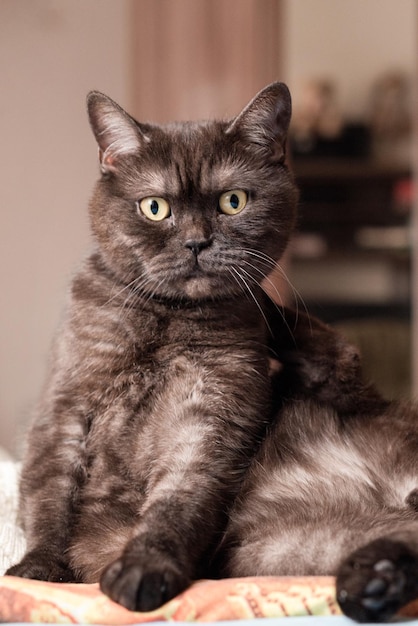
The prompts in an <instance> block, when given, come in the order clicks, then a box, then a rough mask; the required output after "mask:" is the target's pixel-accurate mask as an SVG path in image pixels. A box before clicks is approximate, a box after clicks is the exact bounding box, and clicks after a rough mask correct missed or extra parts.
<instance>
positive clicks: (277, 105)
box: [226, 83, 292, 162]
mask: <svg viewBox="0 0 418 626" xmlns="http://www.w3.org/2000/svg"><path fill="white" fill-rule="evenodd" d="M291 114H292V101H291V97H290V92H289V89H288V88H287V86H286V85H285V84H284V83H272V84H271V85H268V86H267V87H265V88H264V89H262V90H261V91H260V92H259V93H258V94H257V95H256V96H255V98H253V100H251V102H250V103H249V104H248V105H247V106H246V107H245V109H244V110H243V111H242V112H241V113H240V114H239V115H238V116H237V117H236V118H235V119H234V120H233V121H232V122H231V124H230V126H229V128H228V129H227V131H226V132H228V133H231V132H235V131H238V132H240V133H241V134H242V135H243V136H244V137H245V139H247V140H248V141H249V142H250V143H252V144H255V145H256V146H258V147H259V148H260V149H262V150H267V151H268V152H270V153H271V155H272V157H273V158H274V160H276V161H279V162H283V161H284V159H285V153H286V137H287V131H288V129H289V124H290V117H291Z"/></svg>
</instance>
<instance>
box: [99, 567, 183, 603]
mask: <svg viewBox="0 0 418 626" xmlns="http://www.w3.org/2000/svg"><path fill="white" fill-rule="evenodd" d="M189 584H190V581H189V580H188V579H187V578H186V577H185V576H183V575H182V574H181V572H179V571H178V570H176V569H175V568H174V567H173V566H172V565H171V566H170V565H163V564H155V565H153V566H152V565H149V564H147V565H146V566H144V565H143V564H142V563H140V562H138V560H137V559H135V558H133V557H131V558H129V557H122V558H120V559H118V560H117V561H114V562H113V563H111V564H110V565H109V566H108V567H107V568H106V569H105V570H104V572H103V574H102V576H101V579H100V588H101V590H102V591H103V593H105V594H106V595H107V596H109V598H111V599H112V600H114V601H115V602H118V603H119V604H121V605H122V606H124V607H125V608H127V609H129V610H131V611H152V610H154V609H157V608H158V607H160V606H161V605H162V604H165V602H168V601H169V600H171V598H174V596H176V595H177V594H179V593H180V592H181V591H183V590H184V589H185V588H186V587H187V586H188V585H189Z"/></svg>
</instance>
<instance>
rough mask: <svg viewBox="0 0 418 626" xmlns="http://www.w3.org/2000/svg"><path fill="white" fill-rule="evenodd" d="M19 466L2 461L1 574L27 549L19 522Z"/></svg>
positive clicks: (0, 489)
mask: <svg viewBox="0 0 418 626" xmlns="http://www.w3.org/2000/svg"><path fill="white" fill-rule="evenodd" d="M19 468H20V465H19V463H15V462H14V461H0V575H2V574H4V572H5V571H6V569H7V568H8V567H9V566H10V565H13V564H14V563H17V562H18V561H19V560H20V559H21V557H22V556H23V553H24V551H25V539H24V536H23V532H22V529H21V528H20V527H19V525H18V523H17V504H18V477H19Z"/></svg>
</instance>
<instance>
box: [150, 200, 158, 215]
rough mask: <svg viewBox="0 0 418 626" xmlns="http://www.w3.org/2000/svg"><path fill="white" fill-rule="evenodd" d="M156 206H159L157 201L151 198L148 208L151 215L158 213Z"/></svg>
mask: <svg viewBox="0 0 418 626" xmlns="http://www.w3.org/2000/svg"><path fill="white" fill-rule="evenodd" d="M158 208H159V206H158V202H157V200H151V205H150V209H151V213H152V214H153V215H157V213H158Z"/></svg>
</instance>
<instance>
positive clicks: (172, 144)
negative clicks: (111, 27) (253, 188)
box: [140, 122, 252, 195]
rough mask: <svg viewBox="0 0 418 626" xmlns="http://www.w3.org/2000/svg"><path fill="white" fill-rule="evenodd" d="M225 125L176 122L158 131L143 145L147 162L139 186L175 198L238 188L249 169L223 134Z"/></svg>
mask: <svg viewBox="0 0 418 626" xmlns="http://www.w3.org/2000/svg"><path fill="white" fill-rule="evenodd" d="M225 128H226V124H221V123H211V122H196V123H176V124H171V125H168V126H167V127H165V128H163V129H160V131H159V132H158V133H157V135H156V136H154V137H152V136H151V139H150V142H149V144H148V146H147V150H148V151H149V156H150V159H149V161H148V163H147V164H145V163H144V164H143V167H142V168H141V174H140V176H141V179H142V181H143V184H144V185H146V186H148V187H149V188H150V191H151V190H152V191H153V193H156V192H157V191H159V190H161V193H166V194H168V195H179V194H181V193H182V192H184V191H185V189H188V190H190V188H194V189H196V190H199V191H200V192H202V193H210V192H212V191H216V190H225V189H230V188H231V187H236V186H242V185H243V182H244V181H246V180H247V179H248V177H249V176H250V175H251V173H252V170H251V167H250V165H249V163H248V161H247V159H245V158H244V153H243V151H242V150H241V151H240V150H239V148H237V146H236V145H234V143H233V142H231V139H230V138H229V137H228V136H227V134H226V133H225Z"/></svg>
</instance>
